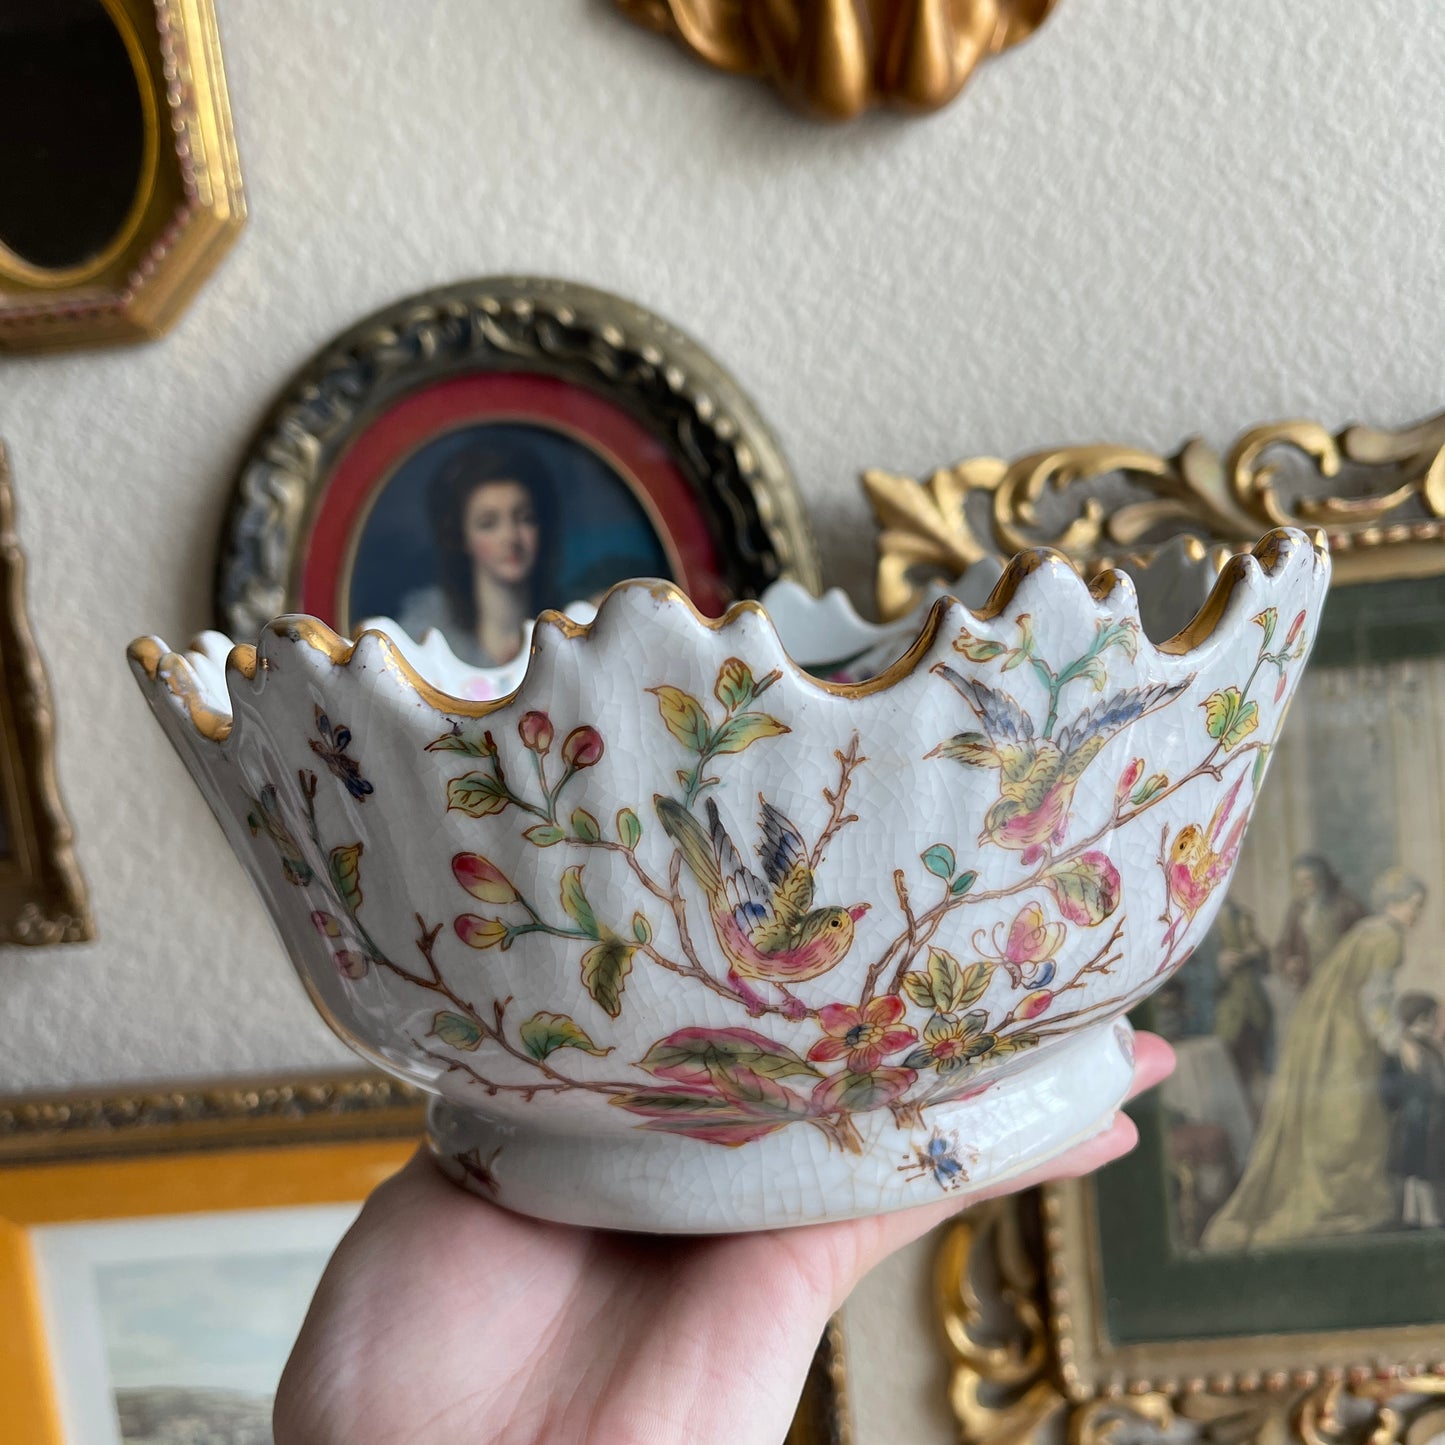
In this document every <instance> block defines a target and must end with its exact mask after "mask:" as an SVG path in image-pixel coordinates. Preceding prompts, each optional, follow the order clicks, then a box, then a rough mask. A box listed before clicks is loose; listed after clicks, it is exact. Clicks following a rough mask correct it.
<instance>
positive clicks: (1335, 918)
mask: <svg viewBox="0 0 1445 1445" xmlns="http://www.w3.org/2000/svg"><path fill="white" fill-rule="evenodd" d="M1442 478H1445V416H1441V417H1435V418H1432V419H1430V420H1427V421H1425V422H1421V423H1420V424H1418V425H1416V426H1413V427H1408V428H1405V429H1402V430H1401V431H1398V432H1384V431H1378V430H1374V429H1371V428H1366V427H1351V428H1347V429H1346V430H1345V431H1343V432H1341V433H1340V434H1338V435H1337V436H1332V435H1331V434H1330V433H1328V432H1327V431H1325V429H1324V428H1322V427H1319V426H1316V425H1314V424H1313V423H1308V422H1288V423H1280V424H1276V425H1271V426H1264V427H1257V428H1255V429H1253V430H1252V431H1250V432H1247V433H1245V434H1244V436H1242V437H1241V438H1240V439H1239V441H1238V442H1236V443H1235V445H1234V447H1233V448H1232V449H1231V451H1230V452H1229V453H1228V454H1227V455H1226V456H1225V457H1224V458H1223V459H1221V458H1220V457H1219V456H1218V455H1217V454H1215V453H1213V452H1212V451H1211V450H1209V449H1208V448H1206V447H1204V445H1203V443H1199V442H1191V443H1188V444H1186V446H1185V447H1184V448H1183V449H1182V450H1181V451H1180V452H1179V453H1177V454H1176V455H1175V456H1173V457H1163V456H1151V455H1150V454H1147V453H1141V452H1132V451H1128V450H1125V449H1122V448H1107V447H1091V448H1062V449H1054V450H1052V451H1048V452H1040V453H1035V454H1034V455H1032V456H1030V457H1026V458H1022V459H1020V460H1019V461H1017V462H1015V463H1012V464H1006V463H1003V462H993V461H991V460H989V459H975V460H974V461H972V462H966V463H962V464H960V466H958V467H956V468H951V469H945V471H943V472H940V473H938V474H936V475H935V476H934V477H933V478H931V479H930V480H929V482H928V483H927V484H926V485H924V486H920V485H919V484H917V483H907V482H906V480H905V479H900V478H890V477H888V476H886V475H885V474H874V475H873V477H872V479H871V489H872V492H873V496H874V502H875V506H877V507H878V509H879V512H880V518H881V519H882V520H883V523H884V526H885V533H884V537H885V543H884V545H883V547H882V552H883V555H882V557H881V559H880V570H879V584H880V589H885V590H886V592H887V595H888V596H889V597H891V598H893V599H894V605H897V604H898V603H900V602H905V601H906V600H907V597H908V596H909V594H910V591H911V589H912V588H914V587H916V586H918V585H919V584H920V582H922V581H923V580H925V579H928V578H930V577H932V576H935V575H937V574H938V572H940V571H942V570H946V569H947V567H948V566H949V564H950V560H951V559H954V558H957V557H959V556H960V555H961V554H962V553H965V552H967V551H968V550H969V549H970V548H972V549H974V550H975V551H978V550H989V549H991V547H992V546H993V545H995V544H997V543H998V542H999V541H1001V540H1003V539H1004V538H1005V537H1007V538H1009V539H1010V540H1011V539H1012V537H1013V536H1015V535H1024V534H1037V533H1039V532H1041V531H1043V532H1046V533H1048V540H1052V541H1053V542H1054V544H1055V545H1058V546H1060V547H1061V548H1062V549H1063V550H1065V551H1067V552H1068V553H1069V554H1070V555H1071V556H1073V557H1076V558H1078V559H1079V560H1080V561H1081V562H1082V563H1083V564H1084V565H1085V566H1087V567H1089V568H1090V569H1091V570H1096V571H1097V570H1101V569H1103V568H1105V567H1107V566H1110V565H1117V564H1124V565H1135V564H1142V563H1147V562H1148V561H1150V560H1151V558H1153V557H1154V556H1155V555H1157V552H1158V549H1159V548H1160V547H1161V546H1163V545H1166V544H1168V545H1169V546H1170V549H1171V552H1170V555H1171V556H1173V557H1175V558H1183V557H1186V556H1189V555H1193V556H1195V557H1198V558H1201V559H1202V558H1205V557H1213V558H1215V559H1217V560H1222V559H1223V558H1224V557H1226V556H1227V555H1228V554H1229V552H1230V551H1231V550H1234V549H1237V548H1238V547H1240V546H1241V545H1244V544H1245V542H1246V541H1247V539H1248V537H1249V536H1251V535H1252V534H1253V533H1254V532H1256V531H1258V530H1262V528H1263V527H1264V526H1269V525H1280V524H1286V523H1295V524H1297V525H1298V524H1305V525H1315V526H1321V527H1323V528H1324V529H1325V530H1326V531H1327V534H1328V536H1329V540H1330V544H1331V550H1332V552H1333V554H1334V559H1335V579H1334V584H1333V585H1332V588H1331V591H1330V595H1329V598H1328V601H1327V605H1326V609H1325V613H1324V617H1323V620H1322V622H1321V626H1320V631H1319V635H1318V638H1317V640H1316V644H1315V648H1314V651H1313V653H1312V655H1311V658H1310V662H1309V665H1308V668H1307V671H1306V674H1305V677H1304V679H1303V680H1302V683H1301V686H1300V690H1299V693H1298V695H1297V696H1296V698H1295V701H1294V703H1293V706H1292V709H1291V712H1290V716H1289V719H1288V722H1287V724H1286V726H1285V729H1284V732H1283V733H1282V735H1281V737H1280V739H1279V742H1278V743H1277V745H1276V748H1277V756H1276V757H1275V758H1274V760H1273V763H1272V766H1271V771H1270V774H1269V777H1268V779H1267V780H1266V783H1265V786H1264V789H1263V792H1262V795H1261V799H1260V804H1259V807H1258V808H1257V809H1256V813H1255V823H1254V827H1253V829H1252V831H1251V833H1250V834H1249V835H1248V836H1247V838H1246V841H1245V844H1244V847H1243V850H1242V852H1241V854H1240V859H1239V863H1238V866H1237V868H1236V870H1235V874H1234V878H1233V881H1232V882H1231V884H1230V888H1229V892H1228V895H1227V897H1226V900H1225V903H1224V906H1223V908H1222V910H1221V912H1220V915H1219V918H1218V920H1217V921H1216V923H1215V925H1214V927H1213V929H1212V930H1211V931H1210V933H1209V934H1208V935H1207V936H1206V937H1205V939H1204V941H1203V942H1202V944H1201V945H1200V947H1199V949H1198V950H1197V951H1196V953H1195V955H1194V957H1193V958H1191V959H1190V961H1189V962H1188V963H1187V964H1186V965H1185V967H1184V968H1183V970H1182V971H1181V972H1180V973H1178V974H1177V975H1176V976H1175V977H1174V978H1172V979H1171V980H1170V981H1169V982H1168V983H1167V984H1166V985H1165V986H1164V987H1163V988H1162V989H1161V990H1160V991H1159V993H1158V994H1156V995H1155V997H1154V998H1153V999H1151V1000H1150V1001H1149V1003H1148V1004H1147V1005H1145V1006H1144V1008H1142V1009H1141V1010H1140V1013H1139V1017H1138V1018H1137V1020H1136V1022H1137V1023H1138V1024H1139V1026H1141V1027H1145V1028H1151V1029H1154V1030H1156V1031H1157V1032H1160V1033H1162V1034H1164V1035H1165V1036H1166V1037H1168V1038H1170V1039H1171V1041H1172V1042H1173V1044H1174V1047H1175V1049H1176V1051H1177V1053H1178V1056H1179V1066H1178V1068H1177V1070H1176V1072H1175V1074H1174V1076H1173V1077H1172V1078H1171V1079H1170V1080H1168V1081H1167V1082H1166V1083H1165V1084H1164V1085H1163V1086H1161V1087H1160V1088H1159V1089H1158V1090H1156V1091H1154V1093H1153V1094H1151V1095H1149V1096H1146V1097H1145V1098H1143V1099H1141V1100H1140V1101H1138V1103H1137V1104H1136V1105H1135V1106H1134V1107H1133V1108H1132V1110H1131V1112H1132V1113H1133V1114H1134V1117H1135V1120H1136V1122H1137V1124H1138V1126H1139V1133H1140V1143H1139V1147H1138V1148H1137V1149H1136V1150H1135V1151H1134V1152H1133V1153H1132V1154H1131V1155H1130V1156H1128V1157H1127V1158H1125V1159H1123V1160H1120V1161H1119V1162H1117V1163H1115V1164H1113V1165H1110V1166H1109V1167H1108V1168H1106V1169H1104V1170H1102V1171H1101V1172H1100V1173H1099V1174H1098V1175H1096V1176H1094V1177H1093V1178H1089V1179H1084V1180H1077V1181H1071V1182H1067V1183H1063V1184H1058V1185H1054V1186H1050V1187H1049V1188H1046V1189H1045V1190H1043V1191H1042V1192H1040V1193H1035V1194H1032V1195H1028V1196H1025V1197H1022V1198H1020V1199H1018V1200H1010V1201H1002V1202H999V1203H997V1204H994V1205H988V1206H984V1207H983V1208H982V1209H981V1210H979V1211H976V1212H974V1213H973V1214H972V1216H971V1217H970V1218H969V1219H967V1220H966V1221H965V1222H963V1223H961V1224H960V1225H958V1226H955V1227H954V1229H953V1232H952V1233H951V1234H950V1235H949V1236H948V1239H947V1243H946V1245H945V1248H944V1251H943V1253H942V1254H941V1256H940V1259H939V1265H938V1271H939V1272H938V1283H939V1290H940V1300H941V1304H942V1312H943V1316H944V1322H945V1325H946V1328H947V1331H948V1338H949V1341H950V1354H951V1357H952V1365H953V1390H952V1396H951V1398H952V1400H953V1403H954V1406H955V1410H956V1412H957V1414H958V1417H959V1421H960V1424H961V1426H962V1428H963V1432H964V1437H965V1438H966V1439H970V1440H978V1441H985V1442H990V1445H995V1442H1002V1441H1004V1440H1007V1441H1010V1442H1016V1441H1020V1440H1023V1439H1027V1438H1031V1437H1034V1436H1036V1435H1037V1436H1038V1437H1039V1438H1045V1436H1046V1432H1048V1431H1052V1430H1054V1429H1056V1428H1057V1419H1058V1417H1063V1418H1064V1419H1065V1420H1066V1422H1067V1433H1068V1437H1069V1439H1070V1440H1072V1441H1074V1442H1076V1445H1103V1442H1105V1441H1107V1440H1109V1439H1111V1438H1113V1437H1114V1434H1115V1433H1116V1432H1117V1433H1118V1434H1119V1435H1120V1437H1121V1438H1122V1437H1123V1435H1124V1433H1125V1432H1127V1434H1128V1438H1130V1439H1133V1440H1146V1439H1158V1438H1159V1437H1160V1435H1161V1434H1163V1433H1165V1432H1170V1431H1184V1430H1191V1429H1192V1430H1195V1431H1198V1432H1200V1433H1202V1435H1203V1437H1204V1438H1205V1439H1206V1440H1214V1441H1225V1440H1227V1441H1230V1442H1232V1445H1243V1442H1246V1441H1248V1442H1256V1445H1263V1442H1266V1441H1268V1442H1288V1441H1291V1440H1298V1441H1306V1442H1313V1445H1322V1442H1324V1441H1329V1442H1332V1445H1356V1442H1361V1445H1362V1442H1365V1441H1369V1442H1371V1445H1391V1442H1396V1441H1400V1442H1423V1441H1425V1440H1428V1439H1432V1438H1436V1437H1437V1436H1438V1434H1439V1432H1440V1431H1441V1429H1442V1428H1445V1400H1442V1397H1445V1008H1442V1001H1445V947H1442V944H1441V942H1440V940H1441V939H1442V937H1445V482H1442ZM910 485H911V486H912V487H913V488H914V491H913V492H912V493H910V492H909V491H908V490H907V488H908V486H910ZM966 513H967V515H970V516H972V518H973V519H974V522H973V524H972V525H970V524H969V523H968V522H967V520H966ZM980 520H981V521H982V525H979V522H980ZM990 534H991V535H990ZM1181 536H1182V537H1183V538H1184V542H1183V544H1182V545H1181V542H1180V538H1181ZM1034 540H1035V541H1039V540H1045V539H1044V538H1040V537H1038V536H1037V535H1034ZM965 565H966V564H965ZM1141 585H1142V584H1141ZM1199 600H1202V598H1200V599H1199ZM1000 1340H1006V1341H1007V1343H1006V1344H1004V1345H1002V1346H1001V1345H1000V1343H999V1342H1000ZM1047 1438H1053V1437H1052V1436H1051V1435H1049V1436H1047Z"/></svg>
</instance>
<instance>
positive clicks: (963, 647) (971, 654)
mask: <svg viewBox="0 0 1445 1445" xmlns="http://www.w3.org/2000/svg"><path fill="white" fill-rule="evenodd" d="M953 650H954V651H955V652H961V653H962V654H963V655H964V656H965V657H966V658H967V659H968V660H969V661H970V662H992V661H993V660H994V658H996V657H1001V656H1002V655H1003V654H1004V652H1006V651H1007V649H1006V648H1005V647H1004V645H1003V643H1001V642H990V641H988V640H987V639H986V638H983V637H975V636H974V635H973V633H971V632H960V633H959V635H958V636H957V637H955V638H954V639H953Z"/></svg>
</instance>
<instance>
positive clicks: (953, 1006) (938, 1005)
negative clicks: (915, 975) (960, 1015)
mask: <svg viewBox="0 0 1445 1445" xmlns="http://www.w3.org/2000/svg"><path fill="white" fill-rule="evenodd" d="M928 981H929V982H930V983H931V984H932V985H933V988H932V993H933V1006H934V1008H935V1009H937V1010H938V1012H939V1013H941V1014H951V1013H956V1012H957V1011H958V1010H959V1009H960V1008H962V1007H963V970H962V969H961V968H960V967H959V966H958V960H957V959H956V958H955V957H954V956H953V955H952V954H951V953H949V952H948V951H947V950H946V949H942V948H935V949H932V950H931V951H930V952H929V955H928Z"/></svg>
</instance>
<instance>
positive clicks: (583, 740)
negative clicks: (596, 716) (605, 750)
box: [562, 726, 602, 772]
mask: <svg viewBox="0 0 1445 1445" xmlns="http://www.w3.org/2000/svg"><path fill="white" fill-rule="evenodd" d="M601 760H602V734H601V733H599V732H598V731H597V729H596V728H593V727H586V726H583V727H580V728H573V729H572V731H571V732H570V733H568V734H567V737H566V740H565V741H564V742H563V744H562V761H563V762H564V763H566V764H567V766H568V767H569V768H571V769H572V770H573V772H580V771H581V770H582V769H583V768H590V767H592V766H594V765H595V764H596V763H598V762H600V761H601Z"/></svg>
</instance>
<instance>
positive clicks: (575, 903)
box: [559, 864, 602, 938]
mask: <svg viewBox="0 0 1445 1445" xmlns="http://www.w3.org/2000/svg"><path fill="white" fill-rule="evenodd" d="M559 892H560V894H561V900H562V910H563V912H565V913H566V915H567V917H568V918H570V919H571V920H572V922H573V923H575V924H576V925H577V927H578V928H580V929H581V930H582V932H583V933H585V934H586V935H587V937H588V938H601V937H602V931H601V929H599V928H598V927H597V916H596V914H594V913H593V912H592V905H591V904H590V903H588V901H587V894H586V893H585V892H583V889H582V866H581V864H578V865H576V866H575V867H572V868H569V869H567V871H566V872H565V873H563V875H562V883H561V887H560V889H559Z"/></svg>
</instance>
